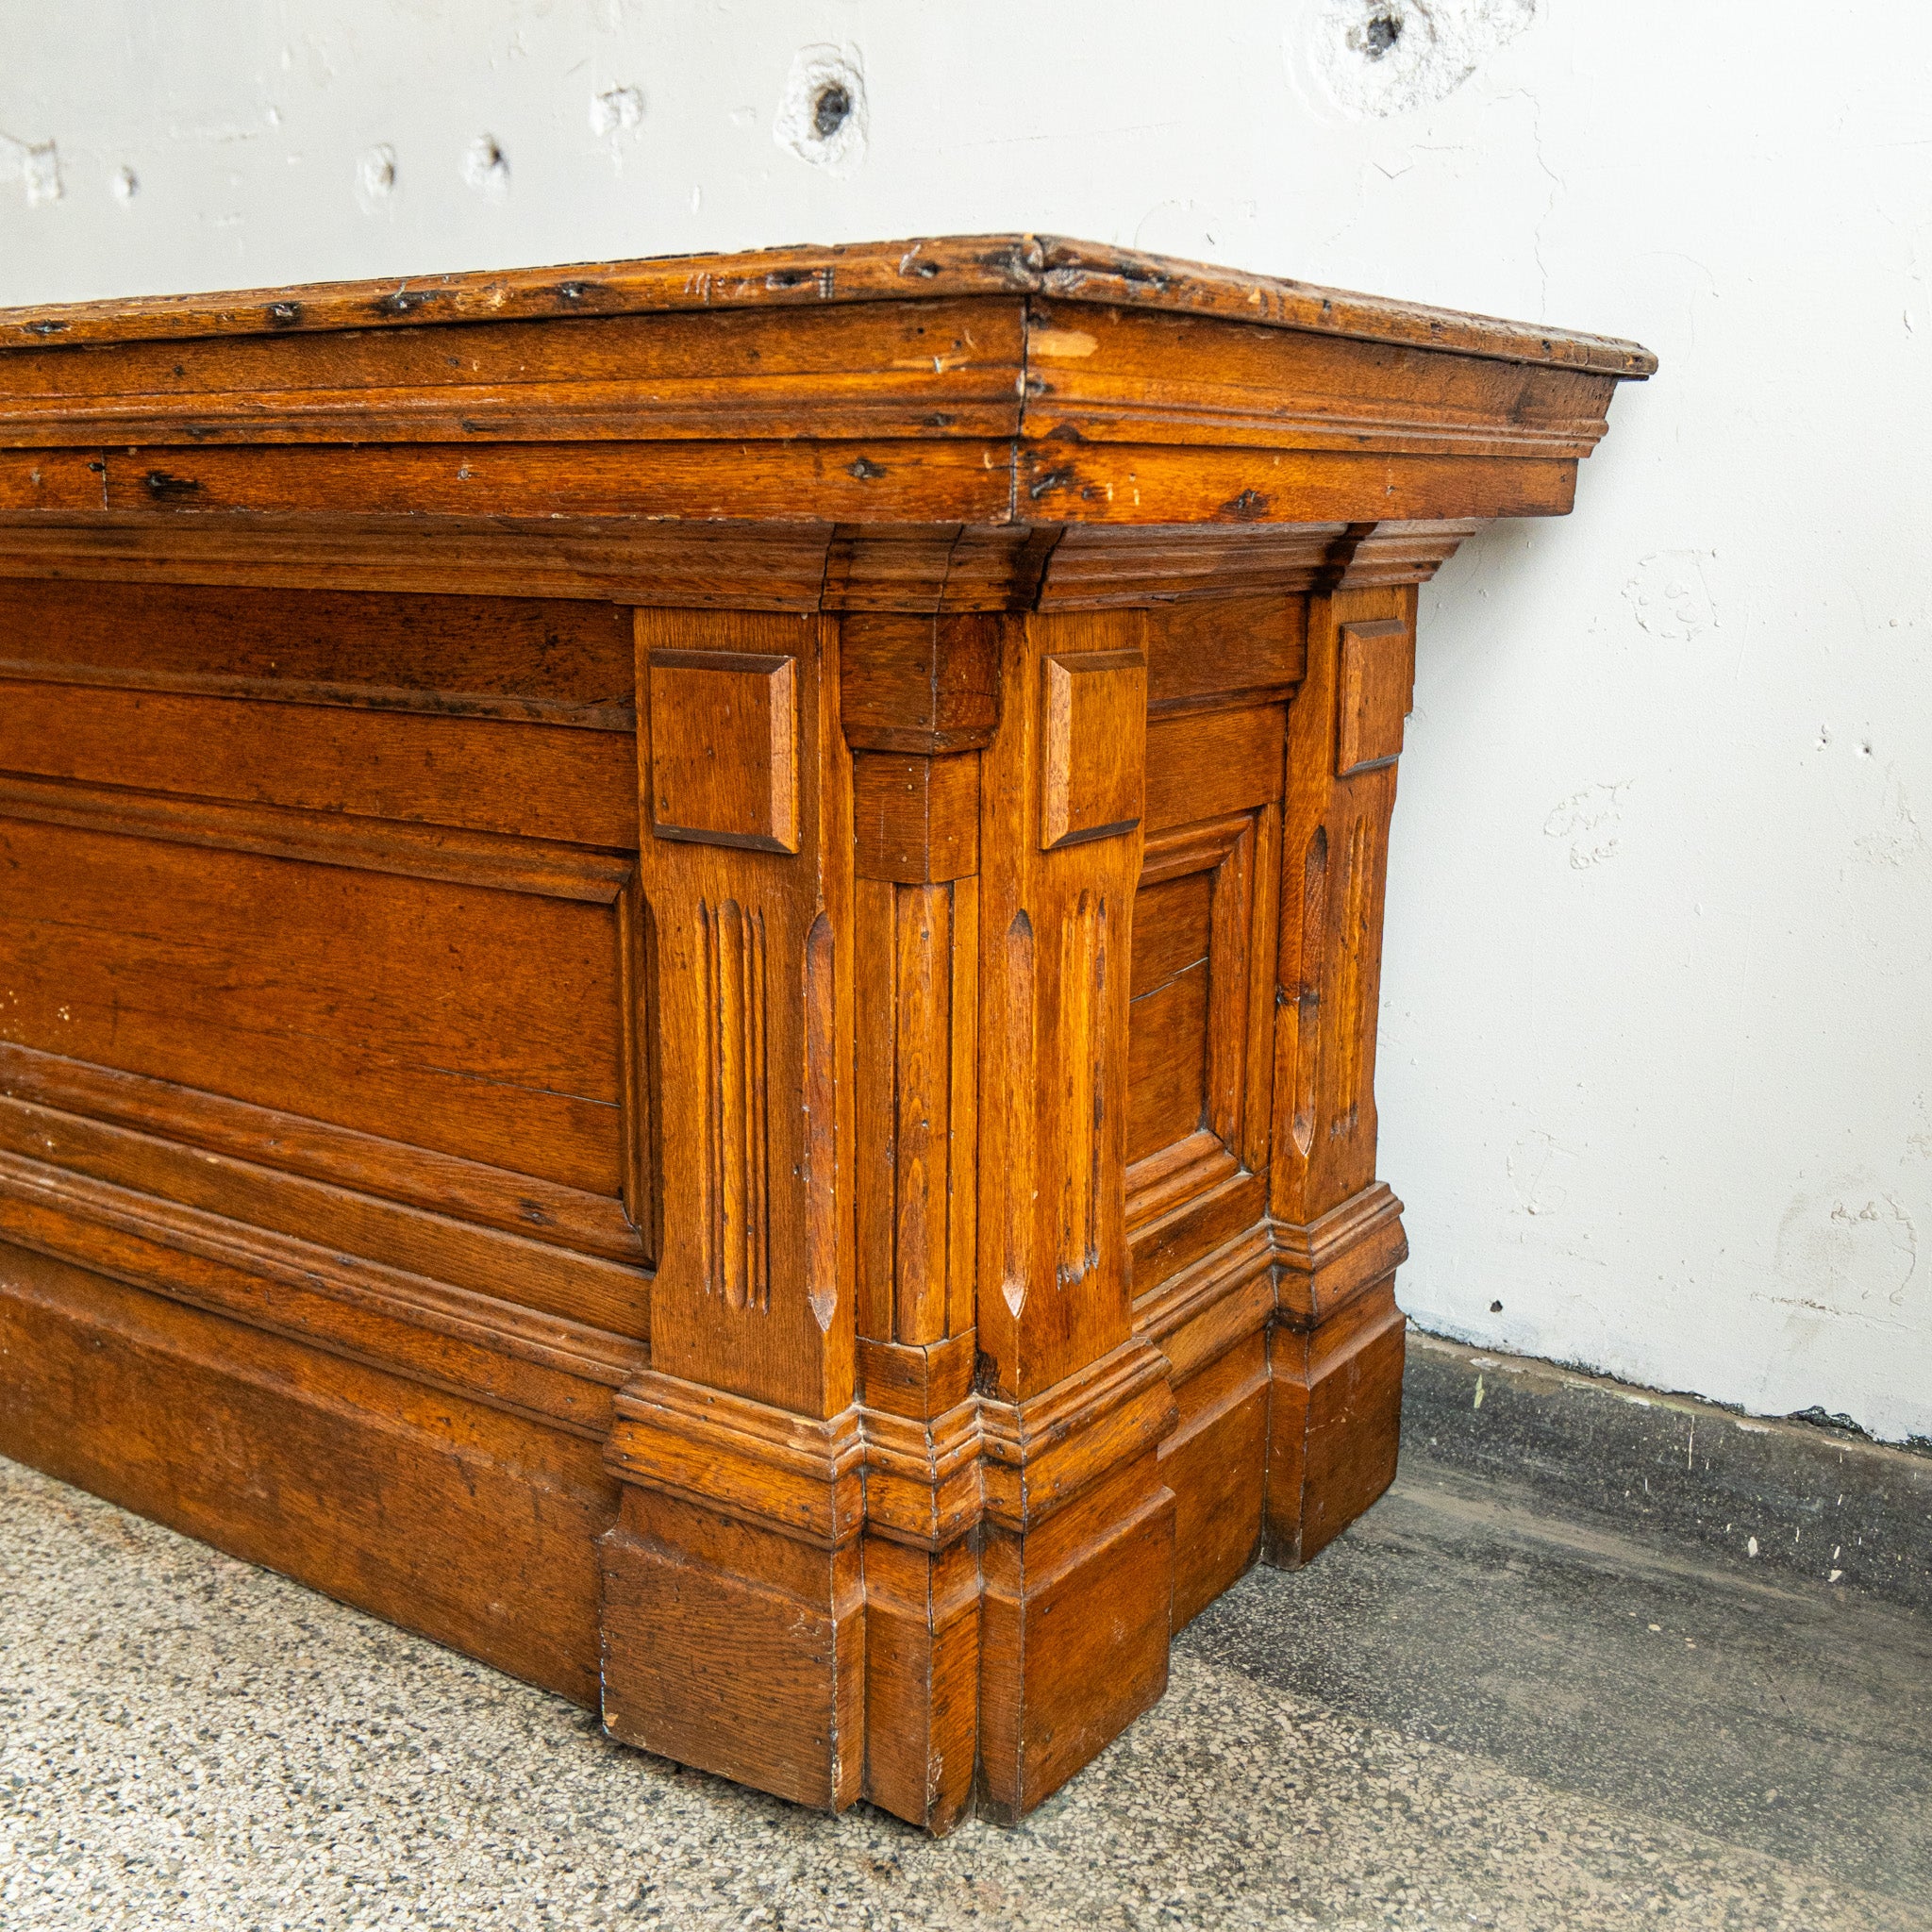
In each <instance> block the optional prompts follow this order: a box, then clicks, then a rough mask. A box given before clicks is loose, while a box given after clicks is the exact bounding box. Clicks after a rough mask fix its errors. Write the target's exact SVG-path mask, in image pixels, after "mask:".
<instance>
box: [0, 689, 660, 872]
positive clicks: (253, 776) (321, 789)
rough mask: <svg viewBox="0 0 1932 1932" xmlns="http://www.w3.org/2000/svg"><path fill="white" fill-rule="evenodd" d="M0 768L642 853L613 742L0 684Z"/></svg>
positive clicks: (620, 739)
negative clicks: (638, 845)
mask: <svg viewBox="0 0 1932 1932" xmlns="http://www.w3.org/2000/svg"><path fill="white" fill-rule="evenodd" d="M0 770H5V771H9V772H22V773H30V774H33V775H35V776H38V777H47V778H75V779H79V780H82V781H83V782H87V783H92V784H100V785H129V786H137V787H139V788H141V789H142V790H144V791H171V792H178V793H184V794H187V795H190V796H194V797H201V798H226V799H238V800H243V801H246V802H248V803H250V804H259V805H283V806H295V807H298V808H304V809H307V810H311V811H341V812H350V813H354V814H356V815H357V816H358V817H373V818H392V819H405V820H417V821H421V822H424V823H427V824H443V825H467V826H473V827H475V829H477V830H479V831H490V832H510V833H522V834H525V835H526V836H529V837H533V838H539V839H554V840H558V841H566V842H569V843H572V844H578V845H601V846H606V847H611V848H615V849H619V850H629V849H634V848H635V847H636V845H637V792H636V774H635V772H634V770H633V764H632V754H631V741H630V739H629V737H628V736H627V735H625V734H620V733H617V732H607V731H576V730H569V729H565V728H561V727H558V726H552V725H543V724H508V723H505V722H502V721H500V720H496V719H481V718H425V717H416V716H411V715H408V714H403V715H397V714H394V713H391V712H385V711H359V710H341V709H335V708H323V707H305V708H301V709H299V710H291V708H290V707H288V706H287V705H279V704H269V703H261V702H258V701H257V700H255V699H250V698H209V697H198V696H185V695H181V694H178V693H175V692H171V691H116V690H111V689H103V690H93V691H87V692H86V693H84V694H83V693H78V692H76V691H74V690H73V689H72V687H70V686H63V685H58V684H41V683H29V682H25V681H19V682H13V681H6V680H0Z"/></svg>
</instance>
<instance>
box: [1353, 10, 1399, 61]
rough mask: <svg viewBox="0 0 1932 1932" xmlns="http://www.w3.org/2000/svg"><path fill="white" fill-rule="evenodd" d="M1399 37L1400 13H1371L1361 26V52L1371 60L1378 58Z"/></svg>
mask: <svg viewBox="0 0 1932 1932" xmlns="http://www.w3.org/2000/svg"><path fill="white" fill-rule="evenodd" d="M1401 38H1402V16H1401V14H1399V13H1372V14H1370V16H1369V18H1368V23H1367V25H1364V26H1363V28H1362V52H1363V53H1364V54H1365V55H1366V56H1367V57H1368V58H1370V59H1371V60H1379V59H1380V58H1382V56H1383V55H1384V54H1386V53H1387V52H1388V51H1389V49H1390V48H1391V47H1392V46H1393V45H1394V44H1395V43H1396V42H1397V41H1399V40H1400V39H1401Z"/></svg>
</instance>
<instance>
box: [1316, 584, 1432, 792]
mask: <svg viewBox="0 0 1932 1932" xmlns="http://www.w3.org/2000/svg"><path fill="white" fill-rule="evenodd" d="M1414 677H1415V660H1414V658H1413V657H1412V656H1411V653H1410V644H1409V636H1408V626H1407V625H1406V624H1400V623H1397V622H1396V621H1395V620H1394V619H1393V618H1383V619H1379V620H1378V621H1376V622H1375V623H1373V624H1345V625H1342V627H1341V675H1340V678H1339V683H1340V686H1341V689H1340V691H1339V692H1338V693H1337V696H1338V699H1339V703H1338V705H1337V710H1338V712H1339V714H1340V731H1339V736H1338V742H1337V745H1336V752H1335V774H1336V776H1337V777H1339V778H1347V777H1350V776H1352V775H1353V774H1355V773H1357V772H1369V771H1374V769H1375V767H1376V766H1378V765H1392V764H1393V763H1394V762H1395V760H1396V759H1397V758H1400V757H1401V756H1402V721H1403V719H1404V718H1405V717H1407V714H1408V702H1409V690H1410V687H1411V685H1412V684H1413V682H1414Z"/></svg>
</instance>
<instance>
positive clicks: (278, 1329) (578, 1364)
mask: <svg viewBox="0 0 1932 1932" xmlns="http://www.w3.org/2000/svg"><path fill="white" fill-rule="evenodd" d="M0 1242H11V1243H13V1244H14V1245H15V1246H18V1247H23V1248H29V1249H32V1250H34V1251H35V1252H37V1253H40V1254H43V1255H48V1256H51V1257H53V1258H54V1259H56V1260H58V1261H65V1262H68V1263H70V1264H72V1265H74V1266H75V1267H80V1268H88V1269H92V1270H93V1271H94V1272H95V1273H96V1274H105V1275H108V1277H110V1278H111V1279H113V1280H115V1281H121V1282H125V1283H126V1284H127V1285H128V1286H129V1287H131V1288H139V1289H145V1290H147V1291H149V1292H150V1293H154V1294H160V1295H165V1296H167V1297H168V1298H169V1299H171V1300H174V1301H178V1302H185V1303H187V1304H188V1305H190V1306H191V1307H198V1308H202V1309H204V1310H207V1311H208V1312H209V1313H212V1314H218V1315H225V1316H228V1317H230V1318H231V1319H233V1320H236V1321H239V1322H242V1323H245V1324H247V1325H248V1326H250V1327H253V1328H259V1329H263V1330H266V1331H267V1332H269V1333H271V1334H275V1335H281V1336H284V1337H286V1338H287V1339H289V1340H291V1341H298V1342H301V1343H304V1344H305V1345H307V1346H309V1347H313V1348H319V1349H323V1350H325V1351H327V1352H328V1353H330V1354H333V1355H341V1356H345V1357H350V1358H351V1359H354V1360H357V1361H359V1362H362V1363H364V1364H366V1365H367V1366H369V1367H372V1368H376V1369H382V1370H386V1371H388V1372H389V1373H390V1374H396V1375H401V1376H403V1377H404V1378H406V1379H407V1380H409V1381H412V1382H417V1383H420V1384H423V1385H424V1386H425V1387H428V1388H433V1389H441V1390H443V1391H446V1392H447V1393H449V1394H452V1395H457V1396H461V1397H464V1398H466V1399H468V1400H470V1401H473V1402H478V1403H482V1404H484V1405H485V1406H486V1407H492V1408H501V1409H506V1410H508V1411H509V1412H511V1413H514V1414H518V1415H522V1416H525V1417H526V1418H528V1419H529V1420H531V1421H535V1422H540V1423H544V1424H549V1425H550V1426H552V1427H555V1428H560V1429H564V1430H566V1431H568V1432H569V1433H571V1434H573V1435H577V1436H583V1437H587V1438H589V1439H590V1440H591V1441H601V1440H602V1439H603V1437H604V1436H605V1434H606V1433H607V1431H608V1426H609V1418H610V1405H611V1396H612V1393H613V1392H614V1391H616V1390H617V1389H619V1388H621V1387H622V1386H623V1385H624V1384H625V1382H627V1381H629V1380H630V1379H631V1377H632V1376H634V1375H635V1374H638V1372H639V1371H640V1370H641V1369H642V1368H643V1366H644V1364H645V1363H646V1362H647V1361H648V1359H649V1348H648V1346H647V1344H645V1343H644V1342H642V1341H630V1340H628V1339H626V1338H625V1337H624V1336H620V1335H614V1334H611V1333H609V1332H608V1331H607V1330H604V1329H600V1328H593V1327H591V1326H589V1325H588V1324H585V1323H582V1322H575V1321H572V1320H570V1319H569V1318H567V1317H565V1316H561V1315H550V1314H544V1313H542V1312H541V1311H539V1310H537V1309H535V1308H526V1307H519V1306H518V1305H516V1304H514V1303H511V1302H502V1301H497V1300H494V1299H492V1298H491V1297H490V1296H488V1295H483V1294H479V1293H477V1292H475V1291H474V1290H470V1289H461V1288H456V1287H453V1286H451V1285H450V1284H448V1283H446V1282H440V1281H433V1280H430V1279H429V1278H428V1277H426V1276H424V1275H419V1274H406V1273H405V1272H404V1271H402V1270H401V1269H397V1268H391V1267H388V1266H385V1265H384V1264H382V1263H380V1262H376V1261H368V1260H363V1259H360V1258H358V1257H355V1256H352V1255H343V1254H339V1253H337V1252H336V1251H335V1250H333V1249H330V1248H325V1247H319V1246H317V1245H316V1244H315V1243H313V1242H311V1241H301V1240H298V1239H297V1238H295V1237H293V1236H291V1235H285V1234H277V1233H273V1232H270V1231H268V1230H265V1229H261V1228H257V1227H253V1226H249V1225H247V1224H243V1223H241V1222H237V1221H231V1220H229V1219H228V1218H227V1217H225V1216H224V1215H219V1214H214V1213H211V1212H209V1211H208V1210H207V1209H205V1208H186V1207H182V1206H180V1205H179V1204H177V1203H175V1202H172V1201H166V1200H162V1199H160V1198H159V1197H158V1196H156V1195H151V1194H143V1193H138V1192H136V1191H134V1190H132V1189H129V1188H124V1187H120V1186H118V1185H116V1184H114V1183H112V1182H108V1181H101V1180H96V1179H93V1178H92V1176H89V1175H85V1174H73V1173H69V1172H67V1171H65V1170H63V1169H59V1168H55V1167H49V1166H47V1165H45V1164H43V1163H42V1162H39V1161H34V1160H28V1159H25V1158H21V1157H19V1156H16V1155H12V1154H7V1153H0Z"/></svg>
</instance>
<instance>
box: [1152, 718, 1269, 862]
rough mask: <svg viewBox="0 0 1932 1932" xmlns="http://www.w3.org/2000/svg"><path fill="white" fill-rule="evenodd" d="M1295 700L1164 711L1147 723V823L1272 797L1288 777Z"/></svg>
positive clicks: (1176, 820) (1214, 814) (1210, 814)
mask: <svg viewBox="0 0 1932 1932" xmlns="http://www.w3.org/2000/svg"><path fill="white" fill-rule="evenodd" d="M1287 732H1288V708H1287V707H1286V706H1285V705H1274V704H1268V705H1256V706H1253V707H1252V708H1246V709H1242V710H1235V711H1208V712H1203V713H1199V714H1196V715H1192V716H1183V717H1178V718H1157V719H1155V720H1154V721H1153V722H1152V723H1151V724H1149V725H1148V727H1147V830H1148V831H1149V832H1159V831H1164V830H1166V829H1167V828H1169V827H1170V826H1174V825H1190V824H1195V823H1196V822H1197V821H1199V820H1203V819H1211V818H1218V817H1220V816H1221V815H1222V814H1223V813H1225V812H1236V811H1242V810H1245V809H1247V808H1250V807H1252V806H1257V805H1265V804H1267V803H1269V802H1270V801H1271V800H1274V799H1277V798H1279V797H1280V796H1281V793H1282V788H1283V785H1284V783H1285V782H1286V777H1287Z"/></svg>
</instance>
